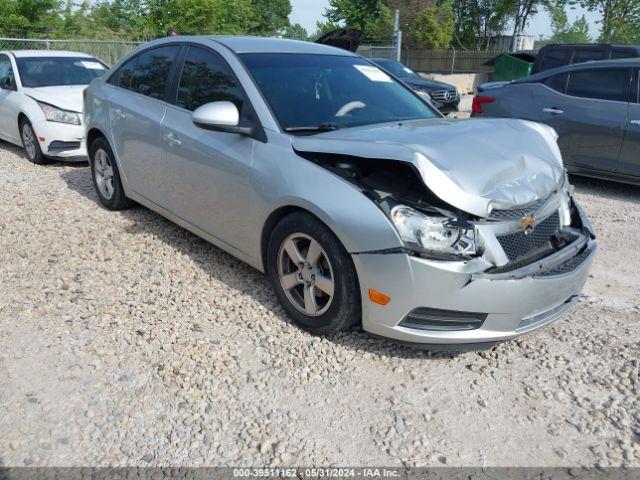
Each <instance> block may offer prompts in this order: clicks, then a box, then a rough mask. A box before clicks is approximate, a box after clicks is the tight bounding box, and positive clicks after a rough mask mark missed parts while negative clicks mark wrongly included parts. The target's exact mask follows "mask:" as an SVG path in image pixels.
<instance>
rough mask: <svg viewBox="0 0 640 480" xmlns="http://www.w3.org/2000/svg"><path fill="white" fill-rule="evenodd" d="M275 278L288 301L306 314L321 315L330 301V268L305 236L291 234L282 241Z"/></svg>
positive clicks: (332, 282)
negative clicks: (276, 276) (276, 277)
mask: <svg viewBox="0 0 640 480" xmlns="http://www.w3.org/2000/svg"><path fill="white" fill-rule="evenodd" d="M278 278H279V279H280V285H281V286H282V289H283V290H284V293H285V295H286V297H287V299H288V300H289V301H290V302H291V304H292V305H293V306H294V307H295V308H296V309H297V310H298V311H300V312H302V313H304V314H305V315H308V316H311V317H317V316H320V315H322V314H323V313H325V312H326V311H327V310H328V309H329V307H330V306H331V303H332V302H333V295H334V289H335V277H334V275H333V267H332V266H331V262H330V261H329V257H328V256H327V254H326V252H325V251H324V250H323V249H322V247H321V246H320V244H319V243H318V241H316V240H315V239H313V238H312V237H310V236H309V235H307V234H304V233H293V234H291V235H289V236H288V237H287V238H285V240H284V242H282V245H281V246H280V250H279V252H278Z"/></svg>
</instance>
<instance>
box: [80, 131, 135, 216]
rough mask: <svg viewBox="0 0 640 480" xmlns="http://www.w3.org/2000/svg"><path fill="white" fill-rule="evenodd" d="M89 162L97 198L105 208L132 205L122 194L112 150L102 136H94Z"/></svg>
mask: <svg viewBox="0 0 640 480" xmlns="http://www.w3.org/2000/svg"><path fill="white" fill-rule="evenodd" d="M89 164H90V165H91V178H92V179H93V186H94V187H95V189H96V194H97V195H98V200H100V203H101V204H102V205H103V206H104V207H105V208H106V209H108V210H125V209H127V208H130V207H131V206H133V201H132V200H131V199H129V198H128V197H127V196H126V195H125V194H124V188H123V187H122V180H121V179H120V172H119V171H118V166H117V164H116V162H115V157H114V155H113V151H112V150H111V146H110V145H109V142H107V140H106V139H105V138H104V137H98V138H96V139H95V140H94V141H93V143H92V144H91V147H90V149H89Z"/></svg>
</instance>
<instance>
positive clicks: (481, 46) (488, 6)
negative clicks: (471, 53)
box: [453, 0, 512, 50]
mask: <svg viewBox="0 0 640 480" xmlns="http://www.w3.org/2000/svg"><path fill="white" fill-rule="evenodd" d="M511 14H512V12H511V10H510V8H509V5H508V4H507V3H506V2H505V1H504V0H456V1H455V2H454V3H453V17H454V24H455V34H454V40H455V42H456V43H457V44H458V45H459V46H460V47H461V48H463V49H475V50H487V49H488V48H489V44H490V41H491V39H492V38H493V37H496V36H498V35H500V34H502V33H503V32H504V31H505V30H506V28H507V24H508V21H509V18H510V16H511Z"/></svg>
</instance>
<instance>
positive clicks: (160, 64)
mask: <svg viewBox="0 0 640 480" xmlns="http://www.w3.org/2000/svg"><path fill="white" fill-rule="evenodd" d="M180 49H181V47H180V46H176V45H172V46H164V47H158V48H153V49H151V50H147V51H145V52H143V53H142V54H140V55H138V56H136V57H135V58H133V59H131V60H129V62H127V63H125V64H124V65H123V66H122V67H121V68H120V69H119V71H118V72H117V74H115V75H114V77H112V78H110V79H109V83H111V84H112V85H114V86H113V88H111V91H110V93H109V116H110V120H111V130H112V138H113V139H114V142H115V143H114V145H113V147H114V149H115V151H116V154H117V155H118V158H119V159H120V160H121V167H122V168H123V173H124V176H125V178H126V181H127V183H128V184H129V186H130V187H131V188H132V189H133V190H134V191H135V192H136V193H137V194H139V195H142V196H143V197H145V198H146V199H148V200H151V201H152V202H154V203H157V204H159V205H162V203H161V201H162V195H161V194H160V191H161V190H162V189H164V188H165V187H166V184H167V182H168V180H167V177H166V176H164V175H163V174H162V171H161V169H160V162H161V157H162V143H161V138H162V134H161V123H162V119H163V117H164V114H165V110H166V109H167V102H166V98H167V95H168V91H169V87H168V86H169V83H170V82H169V78H170V75H171V74H172V73H173V68H175V64H176V63H177V57H178V53H179V51H180Z"/></svg>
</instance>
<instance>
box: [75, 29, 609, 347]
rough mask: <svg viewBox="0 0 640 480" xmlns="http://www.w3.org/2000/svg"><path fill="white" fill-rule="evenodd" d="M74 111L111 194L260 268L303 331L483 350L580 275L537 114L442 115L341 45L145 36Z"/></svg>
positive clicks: (579, 243)
mask: <svg viewBox="0 0 640 480" xmlns="http://www.w3.org/2000/svg"><path fill="white" fill-rule="evenodd" d="M84 111H85V124H86V129H87V132H86V135H87V141H88V144H89V155H90V163H91V169H92V176H93V180H94V183H95V186H96V191H97V194H98V197H99V200H100V202H101V203H102V204H103V205H104V206H105V207H106V208H109V209H113V210H118V209H123V208H126V207H128V206H130V205H131V203H132V201H135V202H138V203H141V204H142V205H145V206H146V207H148V208H150V209H152V210H154V211H156V212H158V213H160V214H161V215H163V216H165V217H167V218H169V219H170V220H172V221H174V222H176V223H177V224H179V225H181V226H183V227H185V228H187V229H188V230H190V231H192V232H194V233H195V234H197V235H199V236H201V237H203V238H205V239H206V240H208V241H210V242H211V243H213V244H215V245H217V246H219V247H220V248H222V249H224V250H226V251H228V252H230V253H231V254H233V255H235V256H236V257H238V258H239V259H241V260H243V261H245V262H247V263H248V264H250V265H252V266H253V267H255V268H256V269H258V270H260V271H263V272H266V273H267V274H268V276H269V277H270V279H271V281H272V283H273V287H274V289H275V292H276V294H277V296H278V297H279V299H280V301H281V303H282V305H283V307H284V309H285V310H286V311H287V313H288V314H289V315H290V316H291V317H292V318H293V319H294V320H295V321H296V322H297V323H298V324H299V325H300V326H302V327H303V328H305V329H306V330H308V331H310V332H312V333H314V334H331V333H335V332H338V331H341V330H344V329H346V328H348V327H350V326H352V325H356V324H357V325H360V324H361V325H362V327H363V328H364V329H365V330H366V331H368V332H371V333H373V334H377V335H381V336H385V337H390V338H393V339H396V340H399V341H405V342H412V343H419V344H427V345H430V346H431V348H435V347H439V348H448V349H462V348H482V347H486V346H487V345H491V344H493V343H495V342H498V341H504V340H508V339H511V338H513V337H516V336H518V335H520V334H522V333H525V332H529V331H531V330H534V329H536V328H538V327H541V326H543V325H545V324H548V323H549V322H551V321H553V320H555V319H557V318H558V317H560V316H561V315H562V314H563V313H565V312H567V311H568V310H569V309H570V308H571V307H572V306H573V305H574V304H575V302H576V300H577V298H578V296H579V292H580V290H581V288H582V286H583V284H584V282H585V280H586V278H587V276H588V271H589V267H590V265H591V262H592V259H593V254H594V252H595V249H596V244H595V241H594V235H593V232H592V230H591V227H590V226H589V223H588V221H587V219H586V217H585V215H584V214H583V212H582V211H581V210H580V207H579V206H578V205H577V204H576V202H575V201H574V199H573V198H572V196H571V187H570V185H569V183H568V182H567V178H566V174H565V171H564V168H563V165H562V159H561V156H560V152H559V150H558V146H557V144H556V138H557V137H556V136H555V133H554V131H553V130H552V129H551V128H549V127H546V126H544V125H540V124H536V123H531V122H526V121H521V120H500V119H495V120H455V121H454V120H447V119H444V118H443V117H442V115H441V114H439V113H438V112H437V111H436V110H435V109H434V108H433V107H431V106H430V105H428V104H427V103H426V102H425V101H423V100H422V99H421V98H420V97H419V96H418V95H417V94H415V93H414V92H413V91H411V90H410V89H409V88H408V87H406V86H405V85H404V84H402V83H401V82H399V81H397V80H396V79H395V78H393V77H391V76H390V75H389V74H387V73H386V72H384V71H383V70H381V69H379V68H378V67H376V66H375V65H374V64H372V63H370V62H368V61H367V60H365V59H363V58H361V57H359V56H357V55H355V54H352V53H350V52H347V51H344V50H339V49H336V48H333V47H329V46H325V45H317V44H312V43H305V42H297V41H290V40H280V39H259V38H248V37H175V38H169V39H162V40H157V41H154V42H151V43H148V44H146V45H143V46H141V47H139V48H137V49H136V50H135V51H133V52H132V53H130V54H129V55H128V56H127V57H126V58H124V59H123V60H121V61H120V62H119V63H118V64H117V65H115V66H114V67H113V69H112V72H111V73H110V74H109V75H107V76H105V77H104V78H102V79H99V80H96V81H94V82H93V83H92V84H91V86H90V87H89V89H88V90H87V92H86V97H85V110H84Z"/></svg>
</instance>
